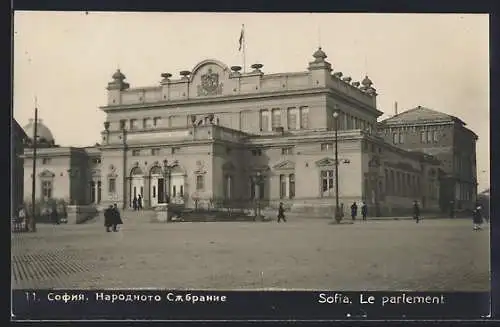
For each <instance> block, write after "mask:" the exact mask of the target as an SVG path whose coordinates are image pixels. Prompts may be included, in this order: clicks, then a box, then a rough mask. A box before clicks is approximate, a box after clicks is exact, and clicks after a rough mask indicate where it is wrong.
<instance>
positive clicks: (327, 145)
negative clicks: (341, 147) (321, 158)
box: [321, 143, 333, 152]
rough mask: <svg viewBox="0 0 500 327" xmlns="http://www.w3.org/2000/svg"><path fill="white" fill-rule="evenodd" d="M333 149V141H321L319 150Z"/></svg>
mask: <svg viewBox="0 0 500 327" xmlns="http://www.w3.org/2000/svg"><path fill="white" fill-rule="evenodd" d="M332 149H333V143H321V151H322V152H326V151H331V150H332Z"/></svg>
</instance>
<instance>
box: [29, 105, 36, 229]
mask: <svg viewBox="0 0 500 327" xmlns="http://www.w3.org/2000/svg"><path fill="white" fill-rule="evenodd" d="M34 124H35V125H34V128H33V144H32V145H33V172H32V177H31V205H32V211H33V212H32V213H31V221H30V230H31V232H36V159H37V158H36V150H37V149H36V148H37V137H38V135H37V134H38V131H37V129H38V101H37V98H36V96H35V122H34Z"/></svg>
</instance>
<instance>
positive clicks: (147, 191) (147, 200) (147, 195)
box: [142, 175, 151, 208]
mask: <svg viewBox="0 0 500 327" xmlns="http://www.w3.org/2000/svg"><path fill="white" fill-rule="evenodd" d="M142 206H143V207H144V208H149V207H150V206H151V176H149V175H147V176H144V194H142Z"/></svg>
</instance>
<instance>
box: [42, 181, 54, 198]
mask: <svg viewBox="0 0 500 327" xmlns="http://www.w3.org/2000/svg"><path fill="white" fill-rule="evenodd" d="M42 194H43V197H44V198H48V199H50V198H52V182H51V181H43V182H42Z"/></svg>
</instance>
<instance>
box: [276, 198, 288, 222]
mask: <svg viewBox="0 0 500 327" xmlns="http://www.w3.org/2000/svg"><path fill="white" fill-rule="evenodd" d="M281 219H283V221H284V222H285V223H286V218H285V208H284V207H283V202H280V206H279V207H278V222H280V221H281Z"/></svg>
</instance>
